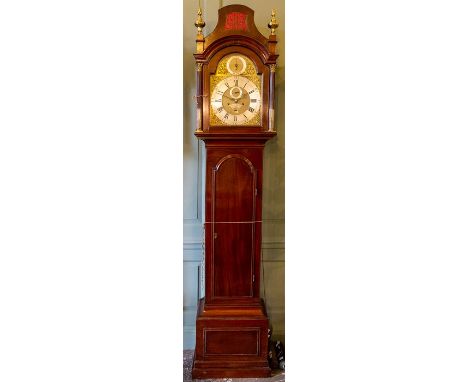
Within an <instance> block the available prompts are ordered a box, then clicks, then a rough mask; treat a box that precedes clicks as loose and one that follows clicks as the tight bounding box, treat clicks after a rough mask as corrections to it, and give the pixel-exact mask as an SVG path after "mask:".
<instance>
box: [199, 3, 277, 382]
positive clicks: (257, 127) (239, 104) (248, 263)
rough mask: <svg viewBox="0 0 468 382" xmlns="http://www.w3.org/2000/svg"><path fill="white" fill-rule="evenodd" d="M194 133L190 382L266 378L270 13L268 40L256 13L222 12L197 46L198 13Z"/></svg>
mask: <svg viewBox="0 0 468 382" xmlns="http://www.w3.org/2000/svg"><path fill="white" fill-rule="evenodd" d="M195 25H196V26H197V28H198V34H197V40H196V44H197V53H196V54H195V55H194V56H195V60H196V64H197V66H196V67H197V129H196V131H195V135H196V137H197V138H198V139H201V140H203V141H204V142H205V147H206V187H205V222H204V224H205V297H204V298H203V299H201V300H200V301H199V304H198V311H197V321H196V348H195V355H194V361H193V367H192V377H193V378H194V379H203V378H221V377H268V376H270V375H271V370H270V368H269V366H268V359H267V352H268V326H269V321H268V317H267V312H266V310H265V305H264V302H263V300H262V299H261V298H260V267H261V241H262V173H263V151H264V146H265V144H266V142H267V141H268V140H270V139H271V138H273V137H275V135H276V132H275V129H274V97H275V68H276V59H277V57H278V55H277V54H276V35H275V29H276V28H277V26H278V24H277V23H276V18H275V13H274V12H272V19H271V22H270V23H269V24H268V26H269V27H270V29H271V32H270V35H269V37H268V38H266V37H264V36H263V35H262V34H261V33H260V32H259V31H258V29H257V27H256V26H255V23H254V11H253V10H252V9H250V8H248V7H246V6H243V5H229V6H226V7H223V8H220V9H219V11H218V23H217V25H216V27H215V29H214V31H213V32H212V33H211V34H210V35H208V36H206V37H204V36H203V27H204V26H205V23H204V21H203V19H202V16H201V10H199V11H198V19H197V21H196V23H195Z"/></svg>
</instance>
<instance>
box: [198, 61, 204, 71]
mask: <svg viewBox="0 0 468 382" xmlns="http://www.w3.org/2000/svg"><path fill="white" fill-rule="evenodd" d="M202 69H203V63H202V62H197V72H201V71H202Z"/></svg>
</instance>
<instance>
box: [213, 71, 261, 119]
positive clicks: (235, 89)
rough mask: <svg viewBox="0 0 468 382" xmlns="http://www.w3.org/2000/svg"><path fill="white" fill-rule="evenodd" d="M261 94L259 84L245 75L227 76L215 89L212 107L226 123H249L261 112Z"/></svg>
mask: <svg viewBox="0 0 468 382" xmlns="http://www.w3.org/2000/svg"><path fill="white" fill-rule="evenodd" d="M260 105H261V95H260V91H259V89H258V88H257V86H256V85H255V84H254V83H253V82H252V81H251V80H249V79H248V78H246V77H244V76H238V75H234V76H230V77H227V78H225V79H224V80H223V81H220V82H218V84H217V85H216V86H215V88H214V89H213V93H212V95H211V107H212V108H213V112H214V113H215V115H216V116H217V117H218V119H219V120H220V121H221V122H222V123H223V124H225V125H245V124H248V122H249V121H251V120H252V119H253V118H254V117H256V116H257V115H258V113H259V112H260Z"/></svg>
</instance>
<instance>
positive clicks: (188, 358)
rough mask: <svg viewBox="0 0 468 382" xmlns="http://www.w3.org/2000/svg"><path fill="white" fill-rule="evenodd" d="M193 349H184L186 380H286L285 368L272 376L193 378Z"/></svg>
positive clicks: (230, 381)
mask: <svg viewBox="0 0 468 382" xmlns="http://www.w3.org/2000/svg"><path fill="white" fill-rule="evenodd" d="M192 359H193V350H184V382H191V381H203V382H284V381H285V374H284V370H273V371H272V374H273V376H272V377H271V378H219V379H195V380H192V374H191V373H192Z"/></svg>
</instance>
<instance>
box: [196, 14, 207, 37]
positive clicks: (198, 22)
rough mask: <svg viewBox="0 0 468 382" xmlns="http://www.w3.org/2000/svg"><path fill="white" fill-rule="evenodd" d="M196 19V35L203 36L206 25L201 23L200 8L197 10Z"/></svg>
mask: <svg viewBox="0 0 468 382" xmlns="http://www.w3.org/2000/svg"><path fill="white" fill-rule="evenodd" d="M197 14H198V17H197V21H195V26H196V27H197V29H198V34H201V35H203V27H204V26H205V25H206V24H205V22H204V21H203V18H202V10H201V7H199V8H198V13H197Z"/></svg>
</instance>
